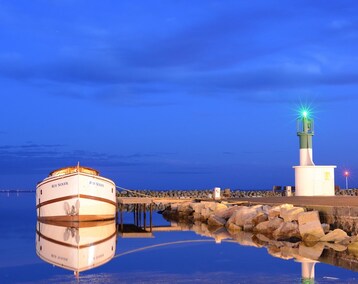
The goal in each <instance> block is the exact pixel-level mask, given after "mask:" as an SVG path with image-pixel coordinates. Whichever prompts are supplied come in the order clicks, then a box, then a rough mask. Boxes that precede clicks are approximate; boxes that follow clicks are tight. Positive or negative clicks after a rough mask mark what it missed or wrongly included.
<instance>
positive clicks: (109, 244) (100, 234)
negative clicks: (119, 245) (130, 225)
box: [36, 220, 117, 277]
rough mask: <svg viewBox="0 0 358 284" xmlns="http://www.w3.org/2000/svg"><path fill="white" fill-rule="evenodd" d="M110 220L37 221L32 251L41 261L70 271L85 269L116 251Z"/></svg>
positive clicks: (108, 257)
mask: <svg viewBox="0 0 358 284" xmlns="http://www.w3.org/2000/svg"><path fill="white" fill-rule="evenodd" d="M116 241H117V230H116V224H115V221H114V220H109V221H97V222H76V223H68V222H54V223H51V222H47V223H41V222H37V226H36V253H37V255H38V256H39V257H40V258H41V259H42V260H44V261H46V262H48V263H50V264H53V265H55V266H58V267H60V268H64V269H68V270H72V271H73V272H74V274H75V275H76V276H77V277H78V276H79V273H80V272H82V271H85V270H89V269H92V268H94V267H98V266H100V265H103V264H105V263H107V262H108V261H110V260H111V259H112V258H113V257H114V255H115V251H116Z"/></svg>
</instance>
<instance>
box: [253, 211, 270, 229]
mask: <svg viewBox="0 0 358 284" xmlns="http://www.w3.org/2000/svg"><path fill="white" fill-rule="evenodd" d="M267 220H268V214H267V213H264V212H260V213H258V214H257V215H256V216H255V217H254V218H252V223H253V225H255V226H256V225H257V224H260V223H262V222H265V221H267Z"/></svg>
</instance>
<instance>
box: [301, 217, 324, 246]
mask: <svg viewBox="0 0 358 284" xmlns="http://www.w3.org/2000/svg"><path fill="white" fill-rule="evenodd" d="M297 219H298V229H299V231H300V235H301V237H302V239H303V240H305V239H307V236H308V235H310V236H312V237H315V238H317V239H318V240H319V239H320V238H322V237H323V236H324V232H323V229H322V225H321V222H320V220H319V215H318V211H310V212H302V213H300V214H298V218H297Z"/></svg>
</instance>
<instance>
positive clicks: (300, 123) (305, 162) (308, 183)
mask: <svg viewBox="0 0 358 284" xmlns="http://www.w3.org/2000/svg"><path fill="white" fill-rule="evenodd" d="M313 135H314V121H313V117H312V116H311V114H310V112H309V111H308V110H303V111H302V112H301V114H300V116H299V117H298V119H297V136H298V137H299V145H300V152H299V154H300V165H299V166H294V167H293V168H294V169H295V188H296V192H295V195H296V196H334V195H335V192H334V169H335V168H336V166H318V165H315V164H314V162H313V147H312V145H313V143H312V137H313Z"/></svg>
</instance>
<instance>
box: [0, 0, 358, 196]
mask: <svg viewBox="0 0 358 284" xmlns="http://www.w3.org/2000/svg"><path fill="white" fill-rule="evenodd" d="M357 8H358V3H357V2H356V1H338V0H335V1H275V0H273V1H192V0H191V1H169V0H168V1H135V0H134V1H129V0H128V1H109V0H104V1H88V0H86V1H80V0H79V1H67V0H54V1H40V0H38V1H36V0H35V1H25V0H24V1H20V0H19V1H2V0H0V27H1V28H0V41H1V44H0V86H1V89H0V91H1V106H2V107H1V112H0V119H1V125H0V137H1V139H0V188H22V189H32V188H34V187H35V186H36V182H38V181H40V180H41V179H43V178H44V177H45V176H47V174H48V172H50V171H51V170H53V169H56V168H60V167H64V166H68V165H75V164H77V162H78V161H79V162H80V163H81V164H82V165H86V166H89V167H93V168H96V169H98V170H99V171H100V172H101V173H102V175H104V176H106V177H109V178H111V179H113V180H114V181H115V182H116V183H117V184H118V185H119V186H122V187H127V188H139V189H143V188H147V189H201V188H212V187H215V186H219V187H222V188H225V187H230V188H232V189H261V188H264V189H270V188H272V186H273V185H293V184H294V171H293V169H292V166H294V165H297V164H298V162H299V156H298V138H297V136H296V121H295V120H296V117H297V109H298V108H299V106H300V105H310V106H311V108H313V109H314V117H315V136H314V141H313V143H314V149H313V155H314V161H315V163H316V164H323V165H331V164H333V165H337V170H336V183H337V184H339V185H341V186H342V187H344V178H343V177H342V172H343V171H344V170H345V169H348V170H350V171H351V177H350V180H349V181H350V186H352V187H353V186H355V185H356V184H355V181H358V178H357V177H355V176H357V173H358V162H357V161H358V154H357V153H358V152H357V150H356V149H357V146H356V145H357V142H356V141H357V138H358V130H357V126H356V124H357V122H358V118H357V115H356V109H357V106H358V104H357V103H358V100H357V99H358V75H357V74H358V72H357V71H358V64H357V63H358V52H357V50H358V49H357V44H358V21H357V16H356V14H357V11H358V9H357Z"/></svg>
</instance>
